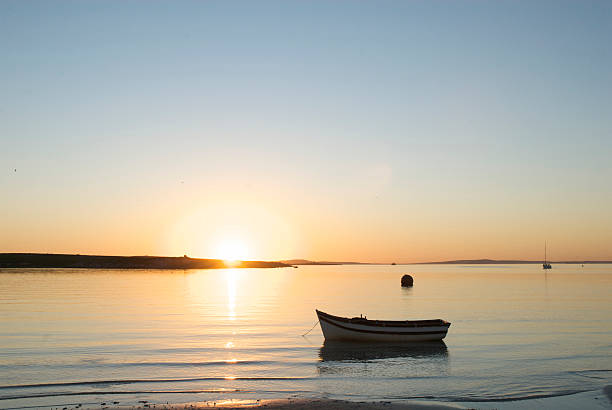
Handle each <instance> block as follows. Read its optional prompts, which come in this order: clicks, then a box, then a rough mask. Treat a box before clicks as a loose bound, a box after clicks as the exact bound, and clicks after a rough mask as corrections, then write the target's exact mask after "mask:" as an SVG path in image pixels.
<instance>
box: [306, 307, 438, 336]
mask: <svg viewBox="0 0 612 410" xmlns="http://www.w3.org/2000/svg"><path fill="white" fill-rule="evenodd" d="M317 316H318V317H319V323H320V324H321V330H322V331H323V336H324V337H325V340H344V341H358V342H388V343H389V342H424V341H435V340H442V339H444V337H446V333H447V332H448V328H449V326H450V323H448V322H445V321H442V320H431V321H375V320H365V319H361V318H353V319H347V318H341V317H338V316H333V315H329V314H327V313H324V312H320V311H318V310H317Z"/></svg>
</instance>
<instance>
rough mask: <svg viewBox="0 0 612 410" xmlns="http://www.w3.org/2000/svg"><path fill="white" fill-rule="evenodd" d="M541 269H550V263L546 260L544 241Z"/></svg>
mask: <svg viewBox="0 0 612 410" xmlns="http://www.w3.org/2000/svg"><path fill="white" fill-rule="evenodd" d="M542 269H552V265H551V264H550V263H548V262H546V242H544V263H543V264H542Z"/></svg>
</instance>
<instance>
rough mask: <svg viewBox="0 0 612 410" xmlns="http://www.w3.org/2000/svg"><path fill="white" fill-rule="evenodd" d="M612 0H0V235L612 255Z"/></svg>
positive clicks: (259, 254) (409, 256) (303, 253)
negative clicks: (546, 244)
mask: <svg viewBox="0 0 612 410" xmlns="http://www.w3.org/2000/svg"><path fill="white" fill-rule="evenodd" d="M611 39H612V2H610V1H604V0H601V1H588V0H580V1H579V0H574V1H561V0H553V1H532V0H530V1H518V0H508V1H495V0H486V1H485V0H482V1H377V2H373V1H274V2H270V1H259V2H255V1H242V2H232V1H176V2H170V1H140V2H139V1H101V0H99V1H76V0H75V1H21V0H16V1H10V0H9V1H7V0H2V1H0V142H1V144H0V164H1V165H2V167H1V169H0V252H22V251H31V252H68V253H96V254H120V255H130V254H150V255H153V254H156V255H182V254H184V253H187V254H188V255H190V256H194V257H226V256H228V257H229V256H236V257H241V258H250V259H283V258H309V259H316V260H323V259H327V260H329V259H331V260H360V261H380V262H382V261H396V262H410V261H424V260H443V259H460V258H525V259H538V258H541V257H542V253H543V244H544V241H545V240H547V241H548V244H549V249H550V256H551V258H552V259H553V260H554V259H574V258H578V259H612V46H611V44H612V40H611Z"/></svg>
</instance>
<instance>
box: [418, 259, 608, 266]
mask: <svg viewBox="0 0 612 410" xmlns="http://www.w3.org/2000/svg"><path fill="white" fill-rule="evenodd" d="M548 262H549V263H570V264H587V263H612V261H548ZM517 263H523V264H528V263H538V264H539V263H542V261H521V260H495V259H461V260H455V261H440V262H417V263H415V265H487V264H491V265H493V264H496V265H509V264H517Z"/></svg>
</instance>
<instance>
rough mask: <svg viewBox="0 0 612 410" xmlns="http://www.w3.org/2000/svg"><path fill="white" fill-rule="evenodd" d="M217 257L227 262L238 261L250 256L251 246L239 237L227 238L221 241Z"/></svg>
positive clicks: (216, 252) (216, 253)
mask: <svg viewBox="0 0 612 410" xmlns="http://www.w3.org/2000/svg"><path fill="white" fill-rule="evenodd" d="M215 257H216V258H219V259H223V260H224V261H226V262H236V261H240V260H245V259H248V258H249V247H248V246H247V244H246V243H245V242H244V241H243V240H241V239H238V238H226V239H223V240H221V241H220V242H219V244H218V245H217V249H216V251H215Z"/></svg>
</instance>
